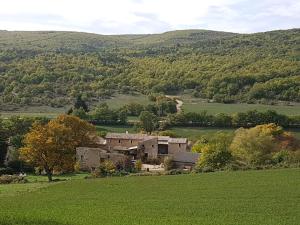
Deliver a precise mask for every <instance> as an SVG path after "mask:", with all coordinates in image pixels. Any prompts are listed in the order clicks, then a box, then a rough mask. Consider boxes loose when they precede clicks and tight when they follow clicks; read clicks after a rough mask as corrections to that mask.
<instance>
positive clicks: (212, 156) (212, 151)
mask: <svg viewBox="0 0 300 225" xmlns="http://www.w3.org/2000/svg"><path fill="white" fill-rule="evenodd" d="M231 139H232V137H231V135H230V134H225V133H217V134H216V135H214V136H213V137H211V138H210V139H208V140H206V139H202V140H200V141H199V142H198V144H197V145H196V147H193V149H192V150H193V151H194V152H199V153H200V157H199V160H198V162H197V166H196V167H197V169H198V170H207V168H211V169H212V170H215V169H221V168H224V167H225V166H226V165H227V164H228V163H230V162H231V159H232V156H231V153H230V151H229V146H230V143H231Z"/></svg>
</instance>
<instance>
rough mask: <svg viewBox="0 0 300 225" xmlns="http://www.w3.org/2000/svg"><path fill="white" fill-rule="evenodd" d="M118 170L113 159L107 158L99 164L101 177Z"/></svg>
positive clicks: (110, 174)
mask: <svg viewBox="0 0 300 225" xmlns="http://www.w3.org/2000/svg"><path fill="white" fill-rule="evenodd" d="M115 172H116V166H115V164H114V163H113V162H112V161H111V160H105V161H104V162H102V163H101V164H100V166H99V173H100V176H101V177H105V176H112V175H113V174H114V173H115Z"/></svg>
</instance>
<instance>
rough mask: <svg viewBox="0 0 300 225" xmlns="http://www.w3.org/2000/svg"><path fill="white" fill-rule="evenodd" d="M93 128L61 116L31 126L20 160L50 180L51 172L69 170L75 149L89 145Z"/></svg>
mask: <svg viewBox="0 0 300 225" xmlns="http://www.w3.org/2000/svg"><path fill="white" fill-rule="evenodd" d="M94 131H95V128H94V127H93V126H92V125H91V124H89V123H87V122H86V121H83V120H81V119H79V118H77V117H75V116H68V115H61V116H59V117H57V118H56V119H54V120H51V121H50V122H49V123H48V124H46V125H41V124H34V125H33V127H32V129H31V130H30V132H29V133H27V134H26V135H25V139H24V144H25V147H23V148H21V149H20V153H21V157H22V158H23V159H24V160H25V161H27V162H29V163H31V164H32V165H35V166H38V167H41V168H43V169H44V170H45V172H46V174H47V176H48V180H49V181H52V175H53V171H54V170H63V171H70V170H72V169H73V168H74V164H75V162H76V159H75V155H76V147H78V146H80V145H89V144H91V143H92V142H93V140H92V138H93V137H94Z"/></svg>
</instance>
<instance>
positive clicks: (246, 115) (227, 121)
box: [167, 110, 300, 127]
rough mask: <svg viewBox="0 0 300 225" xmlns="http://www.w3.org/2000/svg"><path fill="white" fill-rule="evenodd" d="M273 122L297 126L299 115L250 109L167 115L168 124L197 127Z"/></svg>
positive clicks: (236, 125) (243, 125) (251, 124)
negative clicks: (231, 113)
mask: <svg viewBox="0 0 300 225" xmlns="http://www.w3.org/2000/svg"><path fill="white" fill-rule="evenodd" d="M267 123H275V124H277V125H280V126H283V127H299V124H300V117H288V116H286V115H283V114H279V113H277V112H275V111H273V110H267V111H265V112H258V111H257V110H251V111H247V112H239V113H236V114H233V115H227V114H224V113H220V114H216V115H211V114H208V113H207V112H206V111H202V112H200V113H196V112H188V113H184V112H183V113H179V114H170V115H168V117H167V124H168V125H169V126H198V127H254V126H256V125H260V124H267Z"/></svg>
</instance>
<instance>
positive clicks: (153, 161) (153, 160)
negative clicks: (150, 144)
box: [144, 158, 162, 165]
mask: <svg viewBox="0 0 300 225" xmlns="http://www.w3.org/2000/svg"><path fill="white" fill-rule="evenodd" d="M161 161H162V160H161V159H159V158H147V159H145V161H144V163H146V164H151V165H160V164H161Z"/></svg>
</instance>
